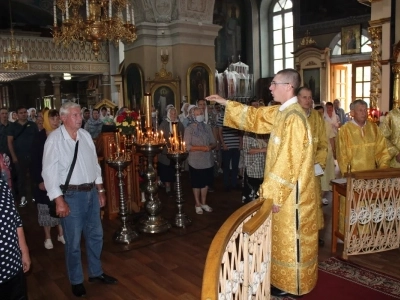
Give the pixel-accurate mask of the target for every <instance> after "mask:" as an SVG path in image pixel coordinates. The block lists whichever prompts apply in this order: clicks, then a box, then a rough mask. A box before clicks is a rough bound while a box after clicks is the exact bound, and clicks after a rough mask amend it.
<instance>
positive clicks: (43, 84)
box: [37, 77, 46, 110]
mask: <svg viewBox="0 0 400 300" xmlns="http://www.w3.org/2000/svg"><path fill="white" fill-rule="evenodd" d="M39 89H40V99H39V107H37V108H38V109H40V110H42V109H43V108H44V107H43V97H44V96H45V94H46V78H43V77H42V78H39Z"/></svg>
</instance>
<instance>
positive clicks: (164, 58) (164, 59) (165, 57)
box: [161, 49, 169, 66]
mask: <svg viewBox="0 0 400 300" xmlns="http://www.w3.org/2000/svg"><path fill="white" fill-rule="evenodd" d="M168 57H169V55H168V49H161V63H162V64H163V65H164V66H165V65H166V64H167V63H168Z"/></svg>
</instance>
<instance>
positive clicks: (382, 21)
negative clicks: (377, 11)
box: [368, 18, 390, 26]
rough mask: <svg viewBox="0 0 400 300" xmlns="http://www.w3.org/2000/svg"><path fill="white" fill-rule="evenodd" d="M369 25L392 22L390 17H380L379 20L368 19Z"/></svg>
mask: <svg viewBox="0 0 400 300" xmlns="http://www.w3.org/2000/svg"><path fill="white" fill-rule="evenodd" d="M368 23H369V26H379V25H383V24H386V23H390V18H382V19H378V20H371V21H368Z"/></svg>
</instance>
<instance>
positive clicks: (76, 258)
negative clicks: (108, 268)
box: [61, 188, 103, 284]
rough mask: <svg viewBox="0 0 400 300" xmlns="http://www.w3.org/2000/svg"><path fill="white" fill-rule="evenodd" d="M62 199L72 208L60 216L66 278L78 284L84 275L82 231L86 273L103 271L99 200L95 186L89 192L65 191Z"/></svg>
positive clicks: (96, 274)
mask: <svg viewBox="0 0 400 300" xmlns="http://www.w3.org/2000/svg"><path fill="white" fill-rule="evenodd" d="M64 199H65V201H66V202H67V203H68V205H69V209H70V211H71V212H70V214H69V215H68V216H67V217H65V218H61V226H62V228H63V230H64V239H65V261H66V264H67V272H68V278H69V281H70V282H71V284H80V283H82V282H83V279H84V278H83V271H82V260H81V238H82V232H83V236H84V237H85V246H86V254H87V261H88V273H89V277H97V276H100V275H101V274H103V270H102V267H101V262H100V255H101V251H102V248H103V227H102V224H101V220H100V203H99V198H98V195H97V190H96V188H93V189H92V190H91V191H89V192H80V191H67V192H66V194H65V196H64Z"/></svg>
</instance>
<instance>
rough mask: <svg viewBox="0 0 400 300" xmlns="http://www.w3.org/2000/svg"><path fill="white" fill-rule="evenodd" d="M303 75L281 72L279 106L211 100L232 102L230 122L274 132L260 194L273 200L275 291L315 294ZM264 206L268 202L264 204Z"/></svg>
mask: <svg viewBox="0 0 400 300" xmlns="http://www.w3.org/2000/svg"><path fill="white" fill-rule="evenodd" d="M299 86H300V75H299V73H298V72H297V71H296V70H294V69H285V70H282V71H280V72H278V73H277V74H276V76H275V77H274V79H273V81H272V82H271V86H270V90H271V93H272V95H273V97H274V100H275V101H278V102H280V103H281V104H282V105H281V106H277V107H274V106H272V107H268V106H267V107H260V108H254V107H249V106H245V105H242V104H240V103H238V102H235V101H227V100H225V99H222V98H221V97H219V96H218V95H212V96H209V97H207V100H210V101H216V102H218V103H220V104H223V105H226V110H225V119H224V125H225V126H230V127H233V128H237V129H240V130H244V131H250V132H254V133H258V134H267V133H271V135H270V140H269V143H268V150H267V160H266V167H265V173H264V182H263V183H262V185H261V187H260V191H259V193H260V197H261V198H262V199H264V200H272V202H273V207H272V211H273V213H274V214H273V221H272V226H273V227H272V228H273V229H272V241H271V242H272V247H271V252H272V253H271V284H272V285H273V287H272V288H271V293H272V295H274V296H284V295H288V294H294V295H303V294H307V293H309V292H310V291H311V290H312V289H313V288H314V286H315V284H316V282H317V270H318V259H317V254H318V230H317V213H316V212H317V205H318V203H317V196H316V193H315V176H314V155H313V147H312V137H311V132H310V128H309V125H308V122H307V117H306V115H305V113H304V111H303V109H302V108H301V106H300V105H299V104H298V103H297V97H296V89H297V88H298V87H299ZM261 210H263V207H261Z"/></svg>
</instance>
